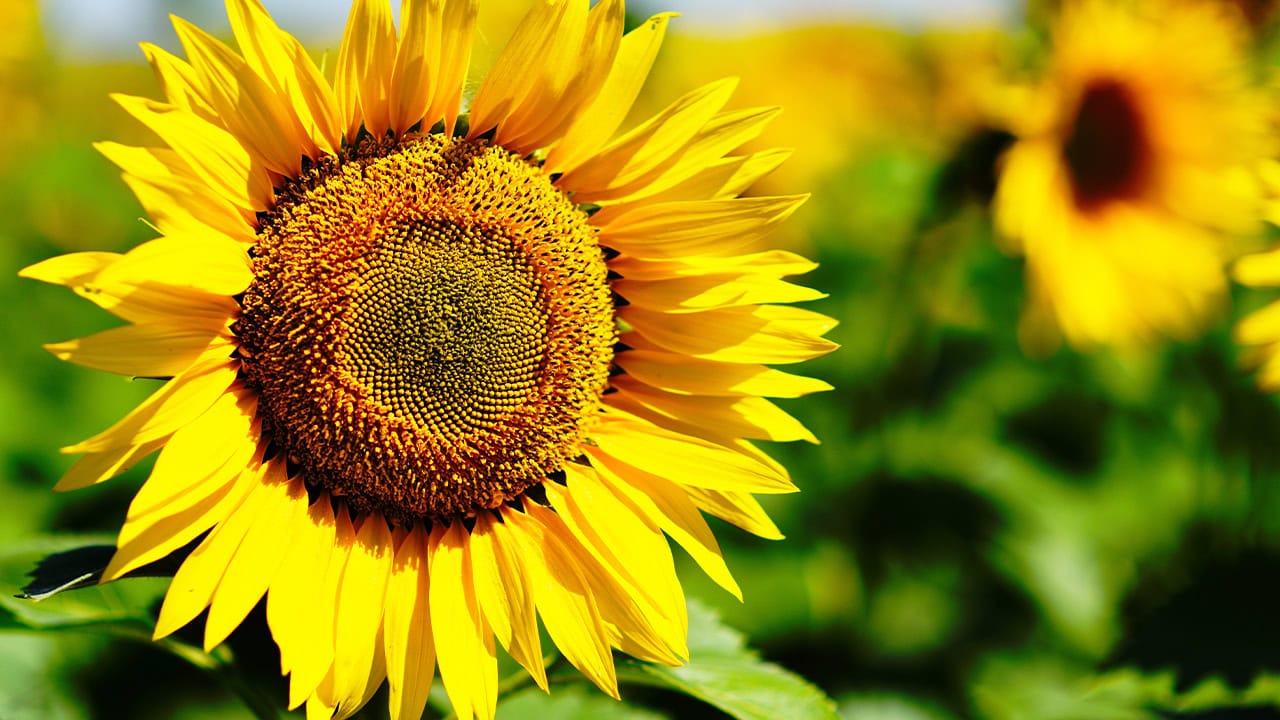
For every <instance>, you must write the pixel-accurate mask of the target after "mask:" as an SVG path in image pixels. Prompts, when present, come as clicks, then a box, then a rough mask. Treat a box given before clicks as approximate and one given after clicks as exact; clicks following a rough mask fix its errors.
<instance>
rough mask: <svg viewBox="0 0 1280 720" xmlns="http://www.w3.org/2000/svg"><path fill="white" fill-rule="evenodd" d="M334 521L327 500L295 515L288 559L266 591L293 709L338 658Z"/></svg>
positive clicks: (289, 534)
mask: <svg viewBox="0 0 1280 720" xmlns="http://www.w3.org/2000/svg"><path fill="white" fill-rule="evenodd" d="M335 525H336V520H335V519H334V516H333V508H332V506H331V505H330V504H329V502H327V501H323V502H316V503H313V504H312V505H311V506H310V507H309V508H308V509H307V511H306V512H301V513H298V514H297V515H295V516H294V521H293V524H292V525H290V526H289V530H288V532H287V533H286V535H287V537H288V538H289V542H288V547H287V548H282V552H281V555H282V556H283V557H284V560H283V561H282V562H281V563H280V569H279V572H278V573H277V575H276V577H275V578H274V579H273V580H272V582H271V587H270V588H269V589H268V590H267V625H268V626H269V627H270V628H271V635H272V636H273V637H274V638H275V641H276V645H278V646H279V647H280V669H281V672H285V673H290V678H289V707H290V708H295V707H297V706H298V705H300V704H302V702H303V701H304V700H305V699H306V698H307V696H308V695H310V694H311V692H312V690H314V689H315V686H316V684H317V683H319V682H320V680H321V679H322V678H323V676H324V673H325V671H326V670H327V669H328V668H329V666H330V664H331V663H332V662H333V606H334V601H335V599H336V597H337V592H336V577H337V575H338V572H337V570H333V571H332V572H331V571H330V565H335V566H336V565H338V564H339V563H338V562H337V561H336V559H334V555H335V553H334V551H333V548H334V541H333V540H334V533H335ZM331 560H332V562H331ZM331 583H332V584H331Z"/></svg>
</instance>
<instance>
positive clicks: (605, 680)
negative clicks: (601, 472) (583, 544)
mask: <svg viewBox="0 0 1280 720" xmlns="http://www.w3.org/2000/svg"><path fill="white" fill-rule="evenodd" d="M506 523H507V525H509V526H510V528H511V530H512V533H511V535H512V537H513V538H514V539H515V540H516V542H517V543H518V544H519V546H520V557H521V558H522V559H523V560H524V563H525V568H526V569H527V570H528V572H529V577H530V579H531V580H532V581H533V586H534V593H535V595H534V597H535V603H536V604H537V606H538V614H539V615H541V616H542V624H543V626H544V627H546V629H547V634H548V635H550V636H551V639H552V640H553V641H554V642H555V644H556V647H558V648H560V650H561V651H562V652H563V653H564V656H565V658H566V659H568V660H569V662H570V663H571V664H572V665H573V666H574V667H576V668H578V670H580V671H581V672H582V673H583V674H584V675H586V676H587V677H588V678H590V679H591V681H592V682H594V683H595V684H596V685H597V686H598V687H599V688H600V689H601V690H603V691H605V692H606V693H608V694H609V695H610V696H611V697H613V698H615V699H616V698H617V697H618V679H617V674H616V671H615V669H614V666H613V656H612V655H611V654H610V648H609V643H608V641H607V637H608V635H607V631H606V629H605V627H604V622H603V620H602V619H601V618H600V611H599V609H598V608H597V607H596V603H595V600H594V598H593V592H592V589H591V588H590V586H588V585H587V584H586V581H585V580H584V579H583V577H582V574H581V572H580V571H579V569H578V565H577V562H576V561H575V560H574V557H573V555H572V552H571V551H570V550H569V549H568V548H566V547H565V535H564V534H562V533H561V532H558V531H557V530H559V529H561V528H562V527H563V526H562V525H559V524H558V523H556V522H555V516H554V513H552V512H551V511H549V510H547V509H545V508H541V507H538V506H537V505H535V504H533V503H530V504H529V507H528V508H527V513H519V512H514V513H510V514H509V517H508V518H507V519H506Z"/></svg>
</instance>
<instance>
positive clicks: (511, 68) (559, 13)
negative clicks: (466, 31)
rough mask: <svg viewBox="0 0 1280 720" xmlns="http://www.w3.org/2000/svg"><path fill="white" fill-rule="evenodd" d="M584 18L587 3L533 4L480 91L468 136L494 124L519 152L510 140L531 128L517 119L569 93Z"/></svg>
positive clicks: (501, 139)
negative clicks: (522, 125)
mask: <svg viewBox="0 0 1280 720" xmlns="http://www.w3.org/2000/svg"><path fill="white" fill-rule="evenodd" d="M613 4H614V5H616V3H613ZM586 21H587V6H586V3H582V2H577V1H576V0H538V1H537V2H536V3H534V6H533V7H532V8H530V10H529V12H528V13H527V14H526V15H525V16H524V19H523V20H521V21H520V24H519V25H518V26H517V27H516V30H515V32H514V33H513V34H512V36H511V39H510V40H508V41H507V45H506V47H504V48H503V50H502V53H501V54H500V55H499V56H498V59H497V61H496V62H495V63H494V65H493V68H492V69H490V70H489V74H488V75H486V76H485V79H484V82H483V83H482V84H481V85H480V89H479V90H477V91H476V96H475V99H474V100H473V101H472V102H471V130H470V136H471V137H477V136H479V135H482V134H484V133H486V132H488V131H489V130H492V129H494V128H495V127H496V128H497V129H498V130H497V134H496V141H497V142H498V144H500V145H503V146H507V147H512V149H513V150H517V152H520V151H519V150H518V148H515V147H513V146H511V145H509V142H510V140H512V139H513V138H515V137H516V136H518V135H520V134H521V133H523V132H524V131H526V130H528V129H530V128H528V127H527V126H525V127H521V126H520V125H519V123H520V122H521V121H523V122H526V123H528V122H529V121H530V118H531V116H532V111H534V110H540V111H542V112H544V113H545V112H547V111H549V110H551V108H550V107H548V105H549V103H548V102H547V101H549V100H551V99H552V98H555V97H557V96H558V95H561V94H563V93H564V92H566V90H567V88H568V86H569V85H570V83H571V82H572V80H573V75H574V73H575V72H576V71H577V70H578V68H579V65H578V63H577V62H576V60H577V59H578V58H575V57H574V55H575V54H576V53H578V52H579V51H580V50H581V47H582V38H583V32H584V30H585V29H586ZM527 152H528V151H527V150H526V151H524V152H520V154H527Z"/></svg>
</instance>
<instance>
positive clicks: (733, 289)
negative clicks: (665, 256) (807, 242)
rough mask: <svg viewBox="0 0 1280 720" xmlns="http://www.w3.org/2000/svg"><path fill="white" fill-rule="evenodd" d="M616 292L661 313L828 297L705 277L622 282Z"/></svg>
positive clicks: (775, 284)
mask: <svg viewBox="0 0 1280 720" xmlns="http://www.w3.org/2000/svg"><path fill="white" fill-rule="evenodd" d="M613 291H614V292H616V293H618V294H619V295H621V296H622V297H623V298H625V299H626V300H627V302H629V303H631V304H632V305H639V306H640V307H644V308H649V309H651V310H658V311H661V312H682V311H684V312H695V311H699V310H709V309H712V308H723V307H740V306H742V305H761V304H764V303H797V302H809V301H811V300H821V299H822V298H824V297H827V294H826V293H824V292H819V291H817V290H814V289H813V288H808V287H805V286H803V285H795V284H792V283H789V282H786V281H785V280H780V279H778V278H775V277H769V276H767V275H738V276H733V275H729V276H725V275H703V276H701V277H697V276H692V277H678V278H671V279H668V280H628V279H627V278H622V279H621V280H617V281H615V282H614V283H613Z"/></svg>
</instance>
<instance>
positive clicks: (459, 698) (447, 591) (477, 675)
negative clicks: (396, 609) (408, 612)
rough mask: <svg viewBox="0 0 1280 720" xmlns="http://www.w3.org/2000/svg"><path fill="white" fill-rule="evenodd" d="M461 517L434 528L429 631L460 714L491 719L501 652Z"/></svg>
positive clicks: (466, 718) (430, 548)
mask: <svg viewBox="0 0 1280 720" xmlns="http://www.w3.org/2000/svg"><path fill="white" fill-rule="evenodd" d="M469 546H470V540H469V538H468V537H467V531H466V529H465V528H463V527H462V523H460V522H455V523H453V525H451V526H450V527H449V528H447V529H446V528H444V527H443V526H442V525H441V524H439V523H437V524H436V526H435V527H434V528H432V530H431V539H430V543H429V545H428V552H429V554H430V556H431V599H430V608H431V633H432V635H434V636H435V638H436V662H437V664H438V665H439V666H440V680H441V682H443V683H444V687H445V690H446V691H447V692H448V693H449V701H450V702H451V703H453V711H454V714H455V715H457V716H458V718H459V720H470V719H471V718H472V717H478V718H480V720H492V719H493V715H494V712H495V708H496V704H497V700H498V656H497V652H496V650H495V648H494V644H493V632H492V631H491V630H490V629H489V623H488V622H487V621H486V620H485V618H484V614H483V613H481V611H480V606H479V603H478V602H477V600H476V588H475V584H474V581H473V577H472V574H471V562H470V560H469V558H468V555H469V553H470V548H469Z"/></svg>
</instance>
